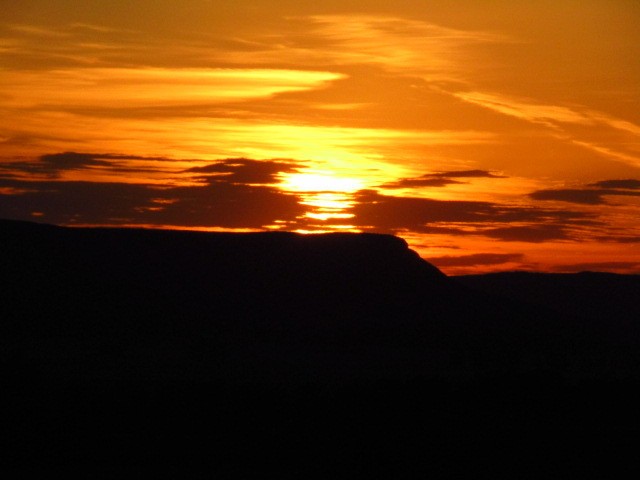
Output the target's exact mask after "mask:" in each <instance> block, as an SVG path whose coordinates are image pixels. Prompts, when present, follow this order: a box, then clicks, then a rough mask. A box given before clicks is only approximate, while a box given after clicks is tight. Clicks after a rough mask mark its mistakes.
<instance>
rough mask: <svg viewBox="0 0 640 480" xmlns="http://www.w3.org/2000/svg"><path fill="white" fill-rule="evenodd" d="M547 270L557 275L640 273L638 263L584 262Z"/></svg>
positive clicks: (552, 267) (553, 266) (555, 266)
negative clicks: (586, 272)
mask: <svg viewBox="0 0 640 480" xmlns="http://www.w3.org/2000/svg"><path fill="white" fill-rule="evenodd" d="M549 269H550V270H551V271H553V272H559V273H575V272H585V271H592V272H619V273H626V274H638V273H640V262H615V261H614V262H584V263H570V264H564V265H552V266H550V267H549Z"/></svg>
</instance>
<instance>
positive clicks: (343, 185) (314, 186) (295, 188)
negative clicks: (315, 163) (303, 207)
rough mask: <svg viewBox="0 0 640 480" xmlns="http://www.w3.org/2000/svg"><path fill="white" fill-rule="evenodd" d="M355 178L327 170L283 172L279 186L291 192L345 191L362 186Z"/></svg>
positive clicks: (354, 189)
mask: <svg viewBox="0 0 640 480" xmlns="http://www.w3.org/2000/svg"><path fill="white" fill-rule="evenodd" d="M363 186H364V184H363V182H362V181H361V180H359V179H357V178H347V177H338V176H335V175H333V174H331V173H327V172H317V173H315V172H314V173H292V174H284V175H283V178H282V183H281V184H280V188H282V189H283V190H287V191H291V192H345V193H353V192H356V191H358V190H361V189H362V188H363Z"/></svg>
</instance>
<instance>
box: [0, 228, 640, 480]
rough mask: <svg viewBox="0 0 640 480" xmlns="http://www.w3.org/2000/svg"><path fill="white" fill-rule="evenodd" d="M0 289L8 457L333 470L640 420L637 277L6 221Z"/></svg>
mask: <svg viewBox="0 0 640 480" xmlns="http://www.w3.org/2000/svg"><path fill="white" fill-rule="evenodd" d="M0 281H1V282H2V283H1V285H2V286H3V287H2V293H1V297H0V318H1V319H2V321H1V323H0V375H1V378H2V385H3V388H2V391H3V402H4V404H5V408H4V409H3V415H4V417H5V422H4V423H3V425H4V426H5V432H7V435H8V436H9V437H8V438H11V439H12V441H11V443H12V447H13V450H12V455H13V456H14V457H15V458H22V457H24V458H27V457H29V456H30V455H34V454H35V453H34V452H36V451H37V452H38V454H39V455H40V456H42V455H43V454H44V455H45V456H46V457H47V458H48V459H49V461H51V462H54V463H55V462H56V461H60V459H65V461H68V462H83V461H88V462H100V461H102V462H106V463H109V462H112V461H113V459H114V458H117V459H119V460H118V461H119V462H120V461H122V459H123V458H126V457H127V455H132V453H131V452H136V453H135V455H134V456H135V458H136V459H137V460H138V461H140V459H143V460H144V461H146V462H154V461H156V460H157V459H158V457H162V456H163V455H174V454H176V452H178V451H179V452H180V453H181V454H182V455H183V456H185V457H189V456H190V455H193V456H197V455H198V454H201V453H203V452H206V453H207V455H210V456H211V458H212V461H213V462H214V463H215V464H216V467H215V471H216V472H227V473H228V472H235V473H239V472H240V473H241V472H244V473H247V472H249V471H251V470H253V469H255V471H257V472H265V471H267V470H270V469H272V468H275V469H277V468H278V467H283V466H284V467H289V468H292V465H293V463H292V462H294V461H295V462H294V463H296V464H298V463H299V464H300V465H302V464H304V465H305V466H306V467H309V465H315V467H313V468H315V470H314V473H321V474H322V475H324V476H328V477H331V478H334V475H331V468H330V467H328V466H327V463H324V462H320V461H319V460H318V458H317V456H318V455H320V453H318V452H325V453H326V455H331V458H332V459H334V461H336V462H338V461H339V459H340V458H342V460H343V461H346V460H348V459H346V458H343V457H344V455H346V453H344V452H347V451H350V452H352V451H353V448H356V449H367V448H373V449H375V448H376V447H380V446H384V445H386V444H387V443H389V442H390V443H392V444H394V445H395V446H397V447H398V449H399V450H403V451H405V452H408V451H410V450H412V448H413V449H416V448H430V449H432V450H433V449H434V448H435V445H443V444H444V445H457V444H458V443H457V442H458V441H459V440H460V439H459V438H458V435H459V434H460V432H462V431H466V432H468V431H476V432H484V433H483V434H485V435H486V434H487V433H486V432H490V431H493V432H495V431H499V432H502V433H503V434H506V432H514V431H515V432H516V435H532V434H533V433H542V434H544V435H546V436H547V437H552V438H556V439H559V440H558V441H564V440H563V439H564V438H566V436H567V435H569V434H570V433H571V432H583V431H586V430H590V431H595V430H597V431H607V432H616V434H620V432H623V433H624V432H633V431H635V430H636V429H637V428H638V426H639V425H640V424H639V420H640V419H639V418H638V412H637V408H636V405H637V400H638V398H637V393H635V392H636V389H635V387H637V385H636V384H637V383H638V379H639V374H640V361H639V360H640V358H639V355H638V353H637V352H638V350H639V349H638V347H639V346H640V337H639V336H638V333H639V331H638V327H637V320H636V319H637V318H638V316H637V312H638V307H637V305H635V304H634V301H635V300H636V299H637V293H638V277H635V276H613V275H605V274H579V275H562V276H554V275H533V274H508V275H507V274H505V275H484V276H475V277H456V278H448V277H446V276H445V275H444V274H442V273H441V272H440V271H439V270H437V269H436V268H435V267H433V266H432V265H430V264H429V263H427V262H425V261H424V260H422V259H420V258H419V257H418V255H417V254H415V253H414V252H413V251H411V250H410V249H409V248H408V247H407V244H406V243H405V242H404V241H403V240H401V239H399V238H396V237H393V236H388V235H373V234H327V235H309V236H303V235H297V234H293V233H252V234H228V233H198V232H187V231H165V230H143V229H108V228H82V229H80V228H76V229H72V228H63V227H56V226H51V225H40V224H35V223H26V222H17V221H0ZM470 438H475V437H473V436H472V437H470ZM416 439H418V440H416ZM416 442H418V443H416ZM97 445H99V448H97ZM456 448H457V447H456ZM301 450H303V452H301ZM453 450H455V448H453ZM453 450H452V451H453ZM239 451H250V452H251V459H252V460H251V462H248V461H244V462H242V461H240V463H237V462H236V463H234V462H231V461H230V460H229V459H230V458H237V455H236V454H238V452H239ZM293 451H295V452H296V454H295V455H293V454H292V453H291V452H293ZM327 452H331V453H327ZM341 455H342V456H343V457H341ZM453 455H454V456H455V454H453ZM294 457H295V458H294ZM445 458H449V457H441V458H439V459H438V460H437V461H436V460H434V462H436V464H437V462H445V461H446V460H445ZM154 459H155V460H154ZM514 461H515V460H514ZM300 468H302V467H300ZM323 469H328V470H323ZM294 470H295V469H294ZM289 471H292V470H289ZM296 471H297V470H296ZM299 472H307V473H308V472H309V470H299Z"/></svg>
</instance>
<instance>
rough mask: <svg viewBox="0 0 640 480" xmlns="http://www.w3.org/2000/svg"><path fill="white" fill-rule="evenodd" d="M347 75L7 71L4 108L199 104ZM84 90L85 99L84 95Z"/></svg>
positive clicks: (168, 70)
mask: <svg viewBox="0 0 640 480" xmlns="http://www.w3.org/2000/svg"><path fill="white" fill-rule="evenodd" d="M339 78H343V75H342V74H339V73H332V72H321V71H309V70H286V69H257V68H159V67H155V68H151V67H138V68H124V67H120V68H96V67H93V68H81V67H77V68H73V69H56V70H49V71H48V72H47V74H46V81H43V75H42V72H38V71H19V70H13V71H10V72H7V73H6V74H5V75H3V76H2V78H1V79H0V87H1V88H2V91H3V96H4V100H3V105H4V106H5V107H8V106H9V107H14V108H33V107H43V106H47V107H48V108H51V107H52V106H57V107H65V108H70V107H74V106H75V107H94V108H97V107H105V108H113V107H116V106H121V107H127V108H131V107H134V106H154V107H157V106H170V105H184V104H186V105H197V104H211V103H220V102H227V101H232V100H235V101H237V100H247V99H256V98H263V97H269V96H272V95H275V94H277V93H283V92H291V91H301V90H308V89H314V88H319V87H322V86H324V85H326V84H327V82H331V81H334V80H337V79H339ZM78 91H82V95H78Z"/></svg>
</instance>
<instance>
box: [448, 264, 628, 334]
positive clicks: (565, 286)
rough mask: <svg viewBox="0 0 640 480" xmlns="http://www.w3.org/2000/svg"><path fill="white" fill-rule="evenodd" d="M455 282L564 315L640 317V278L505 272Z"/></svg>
mask: <svg viewBox="0 0 640 480" xmlns="http://www.w3.org/2000/svg"><path fill="white" fill-rule="evenodd" d="M455 280H456V281H457V282H460V283H461V284H463V285H466V286H468V287H471V288H473V289H476V290H478V291H482V292H485V293H489V294H491V295H499V296H501V297H504V298H510V299H515V300H518V301H520V302H525V303H528V304H533V305H545V306H547V307H548V308H551V309H553V310H555V311H557V312H559V313H562V314H565V315H572V316H576V317H583V318H592V319H608V320H609V321H610V322H611V323H617V324H620V323H621V322H624V323H627V322H637V321H638V319H639V318H640V301H639V300H640V275H618V274H615V273H602V272H581V273H576V274H566V273H557V274H552V273H534V272H502V273H492V274H485V275H463V276H458V277H455Z"/></svg>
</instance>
